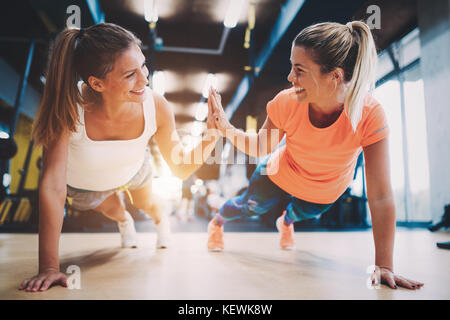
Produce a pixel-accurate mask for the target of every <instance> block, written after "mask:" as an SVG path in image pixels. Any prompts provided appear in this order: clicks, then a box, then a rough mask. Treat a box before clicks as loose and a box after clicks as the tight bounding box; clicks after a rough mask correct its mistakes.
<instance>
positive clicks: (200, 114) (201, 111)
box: [195, 102, 208, 121]
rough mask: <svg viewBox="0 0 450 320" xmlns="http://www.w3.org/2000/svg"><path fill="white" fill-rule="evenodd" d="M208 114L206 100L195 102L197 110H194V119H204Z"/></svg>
mask: <svg viewBox="0 0 450 320" xmlns="http://www.w3.org/2000/svg"><path fill="white" fill-rule="evenodd" d="M207 116H208V104H207V103H206V102H200V103H198V104H197V110H196V111H195V120H197V121H204V120H205V119H206V117H207Z"/></svg>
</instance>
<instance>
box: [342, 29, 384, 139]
mask: <svg viewBox="0 0 450 320" xmlns="http://www.w3.org/2000/svg"><path fill="white" fill-rule="evenodd" d="M347 26H348V27H349V28H351V29H352V30H353V32H352V35H353V37H355V38H356V41H357V42H358V53H357V57H356V62H355V66H354V69H353V75H352V78H351V79H350V82H349V83H348V88H347V93H346V97H345V103H344V105H345V106H346V113H347V116H348V118H349V119H350V121H351V123H352V127H353V130H354V131H356V127H357V126H358V123H359V121H360V120H361V116H362V108H363V102H364V97H365V96H366V94H367V92H369V91H371V90H373V89H374V88H375V74H376V67H377V60H378V58H377V51H376V48H375V42H374V40H373V37H372V33H371V31H370V29H369V27H368V26H367V25H366V24H365V23H364V22H360V21H353V22H349V23H348V24H347Z"/></svg>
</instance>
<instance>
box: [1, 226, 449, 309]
mask: <svg viewBox="0 0 450 320" xmlns="http://www.w3.org/2000/svg"><path fill="white" fill-rule="evenodd" d="M449 235H450V233H449V232H444V231H441V232H437V233H430V232H429V231H427V230H405V229H398V230H397V235H396V247H395V267H396V271H398V273H400V274H401V275H403V276H405V277H409V278H411V279H414V280H418V281H422V282H424V283H425V286H424V287H423V288H421V289H420V290H417V291H409V290H406V289H402V288H399V289H397V290H391V289H389V288H387V287H385V286H382V287H381V288H380V289H368V288H367V287H366V279H367V278H368V276H369V274H367V273H366V268H367V267H368V266H369V265H371V264H372V263H373V240H372V233H371V231H370V230H369V231H361V232H297V233H296V240H297V249H296V250H295V251H282V250H279V248H278V234H277V233H275V232H255V233H253V232H251V233H237V232H228V233H226V234H225V245H226V248H225V249H226V250H225V251H224V252H221V253H210V252H208V251H207V250H206V238H207V236H206V233H204V232H185V233H183V232H175V233H173V241H172V246H171V247H170V248H169V249H166V250H156V249H155V248H154V245H155V241H156V235H155V233H153V232H145V233H144V232H139V241H140V246H139V248H137V249H121V248H119V244H120V240H119V234H118V233H63V234H62V236H61V242H60V253H61V265H62V269H61V270H62V271H65V270H66V269H67V267H68V266H69V265H77V266H79V267H80V269H81V289H78V290H77V289H73V290H69V289H66V288H63V287H59V286H56V287H53V288H51V289H50V290H49V291H47V292H43V293H27V292H23V291H19V290H17V287H18V285H19V284H20V282H21V281H22V280H23V279H25V278H28V277H31V276H32V275H34V274H35V273H36V271H37V262H38V260H37V258H38V236H37V235H36V234H0V299H168V300H171V299H183V300H184V299H194V300H196V299H226V300H228V299H252V300H253V299H275V300H277V299H407V300H410V299H450V273H449V272H448V271H449V270H450V252H449V251H448V250H444V249H439V248H437V247H436V242H437V241H448V240H449Z"/></svg>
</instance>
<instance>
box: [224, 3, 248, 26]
mask: <svg viewBox="0 0 450 320" xmlns="http://www.w3.org/2000/svg"><path fill="white" fill-rule="evenodd" d="M243 4H244V0H230V2H229V5H228V10H227V14H226V16H225V20H224V21H223V24H224V25H225V27H227V28H234V27H235V26H236V24H237V21H238V19H239V17H240V15H241V11H242V6H243Z"/></svg>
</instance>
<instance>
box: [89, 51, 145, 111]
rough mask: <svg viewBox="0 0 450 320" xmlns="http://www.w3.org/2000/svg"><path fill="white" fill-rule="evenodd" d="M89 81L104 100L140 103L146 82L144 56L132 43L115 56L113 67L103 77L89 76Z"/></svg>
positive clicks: (143, 95)
mask: <svg viewBox="0 0 450 320" xmlns="http://www.w3.org/2000/svg"><path fill="white" fill-rule="evenodd" d="M89 83H90V85H91V87H92V88H93V89H94V90H96V91H98V92H101V94H102V96H103V97H104V101H105V100H110V101H115V102H118V103H120V102H123V103H126V102H136V103H142V102H143V101H144V100H145V87H146V86H147V84H148V69H147V67H146V65H145V56H144V55H143V54H142V51H141V49H140V48H139V47H138V46H137V45H135V44H133V45H131V46H130V47H129V48H128V49H127V50H125V51H124V52H123V53H121V54H120V55H119V56H118V57H117V58H116V60H115V62H114V67H113V69H112V70H111V72H109V73H107V74H106V76H105V78H104V79H98V78H95V77H93V76H91V77H89ZM105 97H107V99H105Z"/></svg>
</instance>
